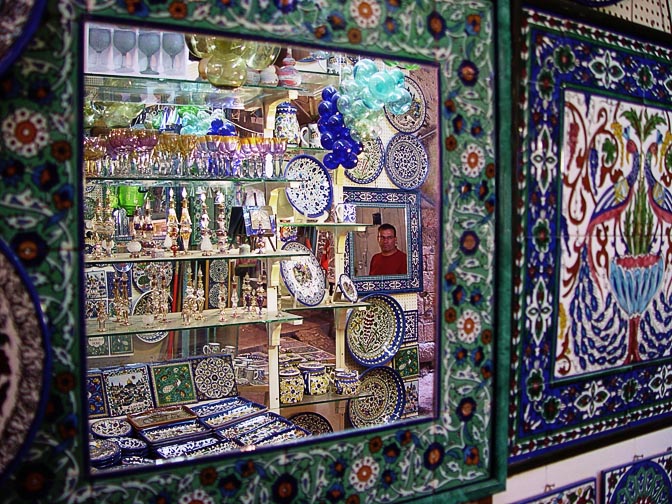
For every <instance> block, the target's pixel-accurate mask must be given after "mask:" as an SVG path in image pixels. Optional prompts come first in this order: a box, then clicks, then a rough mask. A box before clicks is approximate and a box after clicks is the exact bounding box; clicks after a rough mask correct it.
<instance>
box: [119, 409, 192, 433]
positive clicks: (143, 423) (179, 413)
mask: <svg viewBox="0 0 672 504" xmlns="http://www.w3.org/2000/svg"><path fill="white" fill-rule="evenodd" d="M127 418H128V422H129V423H130V424H131V425H132V426H133V427H134V428H135V430H137V431H140V430H143V429H148V428H150V427H156V426H158V425H166V424H170V423H175V422H183V421H185V420H194V419H195V418H196V413H194V412H193V411H192V410H191V409H189V408H188V407H187V406H185V405H177V406H164V407H162V408H152V409H150V410H147V411H143V412H141V413H129V414H128V415H127Z"/></svg>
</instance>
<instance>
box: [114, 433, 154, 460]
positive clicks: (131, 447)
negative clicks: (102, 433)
mask: <svg viewBox="0 0 672 504" xmlns="http://www.w3.org/2000/svg"><path fill="white" fill-rule="evenodd" d="M110 441H114V442H115V443H117V444H118V445H119V448H121V455H122V457H123V456H130V455H138V456H144V455H146V454H147V450H148V446H147V443H145V442H144V441H143V440H142V439H138V438H133V437H127V436H124V437H116V438H110Z"/></svg>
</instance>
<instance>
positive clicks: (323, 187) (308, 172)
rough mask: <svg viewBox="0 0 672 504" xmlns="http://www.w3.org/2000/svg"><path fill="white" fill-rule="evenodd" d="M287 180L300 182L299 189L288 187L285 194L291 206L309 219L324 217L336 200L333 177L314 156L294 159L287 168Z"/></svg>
mask: <svg viewBox="0 0 672 504" xmlns="http://www.w3.org/2000/svg"><path fill="white" fill-rule="evenodd" d="M285 178H286V179H288V180H299V181H300V182H298V183H295V184H292V185H296V184H298V187H287V188H286V189H285V193H286V194H287V199H288V200H289V203H290V205H292V206H293V207H294V208H295V209H296V211H297V212H299V213H300V214H301V215H305V216H306V217H309V218H315V217H319V216H320V215H322V214H323V213H324V212H326V211H327V210H329V208H331V202H332V200H333V198H334V193H333V188H332V184H331V176H330V175H329V171H328V170H327V169H326V168H325V167H324V165H323V164H322V163H321V162H320V161H319V160H317V159H316V158H314V157H313V156H306V155H303V154H302V155H300V156H295V157H294V158H292V159H291V160H290V161H289V162H288V163H287V166H286V167H285Z"/></svg>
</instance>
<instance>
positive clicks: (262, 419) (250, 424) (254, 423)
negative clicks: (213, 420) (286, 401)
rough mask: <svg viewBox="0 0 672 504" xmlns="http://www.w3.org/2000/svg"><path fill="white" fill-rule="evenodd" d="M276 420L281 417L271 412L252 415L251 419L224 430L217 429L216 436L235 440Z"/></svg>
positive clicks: (231, 425) (230, 425)
mask: <svg viewBox="0 0 672 504" xmlns="http://www.w3.org/2000/svg"><path fill="white" fill-rule="evenodd" d="M278 418H282V417H281V416H280V415H277V414H275V413H272V412H266V413H262V414H260V415H254V416H253V417H249V418H246V419H245V420H241V421H239V422H235V423H233V424H229V425H228V426H226V427H225V428H220V429H218V430H217V435H218V436H220V437H222V438H224V439H236V438H237V437H238V436H241V435H243V434H245V433H246V432H249V431H251V430H254V429H256V428H258V427H261V426H262V425H265V424H267V423H269V422H272V421H274V420H277V419H278Z"/></svg>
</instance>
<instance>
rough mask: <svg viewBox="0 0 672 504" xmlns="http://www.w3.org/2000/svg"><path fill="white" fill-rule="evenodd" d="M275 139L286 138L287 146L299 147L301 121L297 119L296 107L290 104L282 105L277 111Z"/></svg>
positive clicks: (274, 130) (283, 103) (284, 103)
mask: <svg viewBox="0 0 672 504" xmlns="http://www.w3.org/2000/svg"><path fill="white" fill-rule="evenodd" d="M273 136H274V137H275V138H286V139H287V145H290V146H293V147H297V146H298V145H299V139H300V129H299V121H298V119H297V118H296V107H295V106H294V105H292V104H291V103H289V102H282V103H280V104H279V105H278V106H277V108H276V109H275V127H274V128H273Z"/></svg>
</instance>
